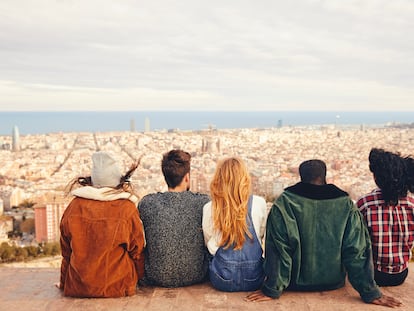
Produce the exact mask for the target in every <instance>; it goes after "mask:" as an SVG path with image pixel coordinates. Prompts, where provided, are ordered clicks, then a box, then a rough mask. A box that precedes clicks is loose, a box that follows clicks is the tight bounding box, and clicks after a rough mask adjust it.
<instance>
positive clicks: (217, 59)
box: [0, 0, 414, 110]
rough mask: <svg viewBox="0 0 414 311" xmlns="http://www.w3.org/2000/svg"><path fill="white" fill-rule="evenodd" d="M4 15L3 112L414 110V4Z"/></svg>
mask: <svg viewBox="0 0 414 311" xmlns="http://www.w3.org/2000/svg"><path fill="white" fill-rule="evenodd" d="M0 11H1V12H2V13H1V14H2V15H1V18H0V59H2V60H3V62H2V63H1V64H0V80H2V81H3V83H1V85H0V87H1V88H2V89H3V90H4V92H2V93H0V110H10V109H12V110H14V109H22V110H24V109H28V108H27V107H28V106H30V107H31V108H30V109H31V110H33V109H46V110H47V109H53V107H55V108H56V107H57V108H59V109H88V110H91V109H107V108H108V109H111V110H113V109H114V108H115V109H135V107H137V106H138V107H139V109H141V107H143V106H145V107H147V106H150V107H153V108H154V109H165V107H168V108H169V109H171V106H172V107H177V109H189V110H192V109H194V107H195V105H196V106H197V109H199V108H198V107H203V108H206V109H228V110H230V109H238V110H245V109H246V110H247V109H248V107H250V108H254V109H262V110H266V109H272V110H277V109H284V108H285V107H289V109H291V110H294V109H303V107H304V106H307V107H311V108H312V109H316V107H318V108H319V109H325V110H329V109H334V108H337V107H341V105H345V104H346V105H347V106H346V107H352V109H368V108H369V109H371V107H372V106H373V105H374V103H375V104H376V105H377V107H380V108H381V109H384V110H388V109H390V102H392V103H393V104H392V107H393V109H400V110H412V109H413V108H412V103H411V102H412V98H413V97H412V95H413V93H412V91H411V90H412V88H413V85H414V78H413V76H412V74H411V73H412V72H413V70H414V61H413V57H412V55H413V52H414V43H413V41H412V40H410V39H409V38H410V35H411V34H410V29H412V28H413V26H414V25H413V23H414V22H413V21H414V4H412V3H411V2H410V1H408V0H405V1H404V0H396V1H392V2H387V1H383V0H377V1H374V0H367V1H363V2H361V1H346V2H343V1H339V0H329V1H322V0H319V1H314V0H308V1H299V0H292V1H289V2H286V1H270V0H269V1H262V2H261V3H260V5H259V3H256V2H252V1H245V0H241V1H216V0H213V1H211V2H209V3H203V2H194V1H190V0H182V1H162V2H160V1H152V2H148V1H138V0H125V1H114V0H112V1H111V0H102V1H97V0H89V1H80V0H77V1H70V0H66V1H64V0H60V1H57V0H53V1H52V0H44V1H40V2H33V1H29V0H22V1H18V2H16V1H11V0H9V1H2V3H1V4H0ZM4 81H6V82H4ZM141 102H142V103H144V104H142V105H141V104H137V103H141ZM252 103H254V106H252ZM48 107H49V108H48ZM343 109H348V108H345V107H344V108H343Z"/></svg>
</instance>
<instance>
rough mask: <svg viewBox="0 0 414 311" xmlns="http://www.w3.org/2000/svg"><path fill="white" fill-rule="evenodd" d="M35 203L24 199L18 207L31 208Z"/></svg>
mask: <svg viewBox="0 0 414 311" xmlns="http://www.w3.org/2000/svg"><path fill="white" fill-rule="evenodd" d="M35 204H36V203H35V202H32V201H30V200H28V199H26V200H24V201H23V202H22V203H20V204H19V207H23V208H32V207H33V206H34V205H35Z"/></svg>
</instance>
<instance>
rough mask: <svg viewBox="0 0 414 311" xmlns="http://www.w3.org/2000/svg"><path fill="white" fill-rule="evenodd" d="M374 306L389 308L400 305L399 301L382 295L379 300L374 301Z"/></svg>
mask: <svg viewBox="0 0 414 311" xmlns="http://www.w3.org/2000/svg"><path fill="white" fill-rule="evenodd" d="M371 303H372V304H374V305H379V306H385V307H390V308H395V307H399V306H401V305H402V303H401V301H399V300H398V299H395V298H394V297H391V296H386V295H382V296H381V297H380V298H377V299H374V300H373V301H372V302H371Z"/></svg>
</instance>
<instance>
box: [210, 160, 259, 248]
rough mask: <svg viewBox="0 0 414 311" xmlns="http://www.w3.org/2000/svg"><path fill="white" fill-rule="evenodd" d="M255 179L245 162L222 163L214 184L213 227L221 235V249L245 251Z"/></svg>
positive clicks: (212, 185) (213, 181)
mask: <svg viewBox="0 0 414 311" xmlns="http://www.w3.org/2000/svg"><path fill="white" fill-rule="evenodd" d="M250 193H251V179H250V175H249V172H248V170H247V167H246V165H245V164H244V162H243V161H242V160H241V159H240V158H237V157H232V158H227V159H224V160H222V161H221V162H220V163H219V164H218V165H217V168H216V171H215V173H214V177H213V180H212V181H211V184H210V195H211V201H212V214H213V227H214V229H215V230H217V231H219V232H220V233H221V241H220V246H223V247H224V248H229V247H231V246H234V249H241V248H242V246H243V244H244V242H245V240H246V234H247V235H248V237H249V238H252V235H251V233H250V232H249V230H248V226H247V222H246V216H247V204H248V201H249V196H250Z"/></svg>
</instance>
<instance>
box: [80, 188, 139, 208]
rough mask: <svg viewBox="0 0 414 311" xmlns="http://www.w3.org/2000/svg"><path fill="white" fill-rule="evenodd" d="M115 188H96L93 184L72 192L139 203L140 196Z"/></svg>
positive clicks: (83, 195)
mask: <svg viewBox="0 0 414 311" xmlns="http://www.w3.org/2000/svg"><path fill="white" fill-rule="evenodd" d="M113 190H114V189H113V188H109V187H102V188H95V187H91V186H85V187H81V188H77V189H75V190H73V191H72V194H73V195H74V196H76V197H80V198H84V199H91V200H96V201H113V200H119V199H127V200H130V201H131V202H132V203H134V204H137V203H138V198H137V197H136V196H135V195H133V194H131V193H129V192H125V191H124V192H119V193H117V192H113Z"/></svg>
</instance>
